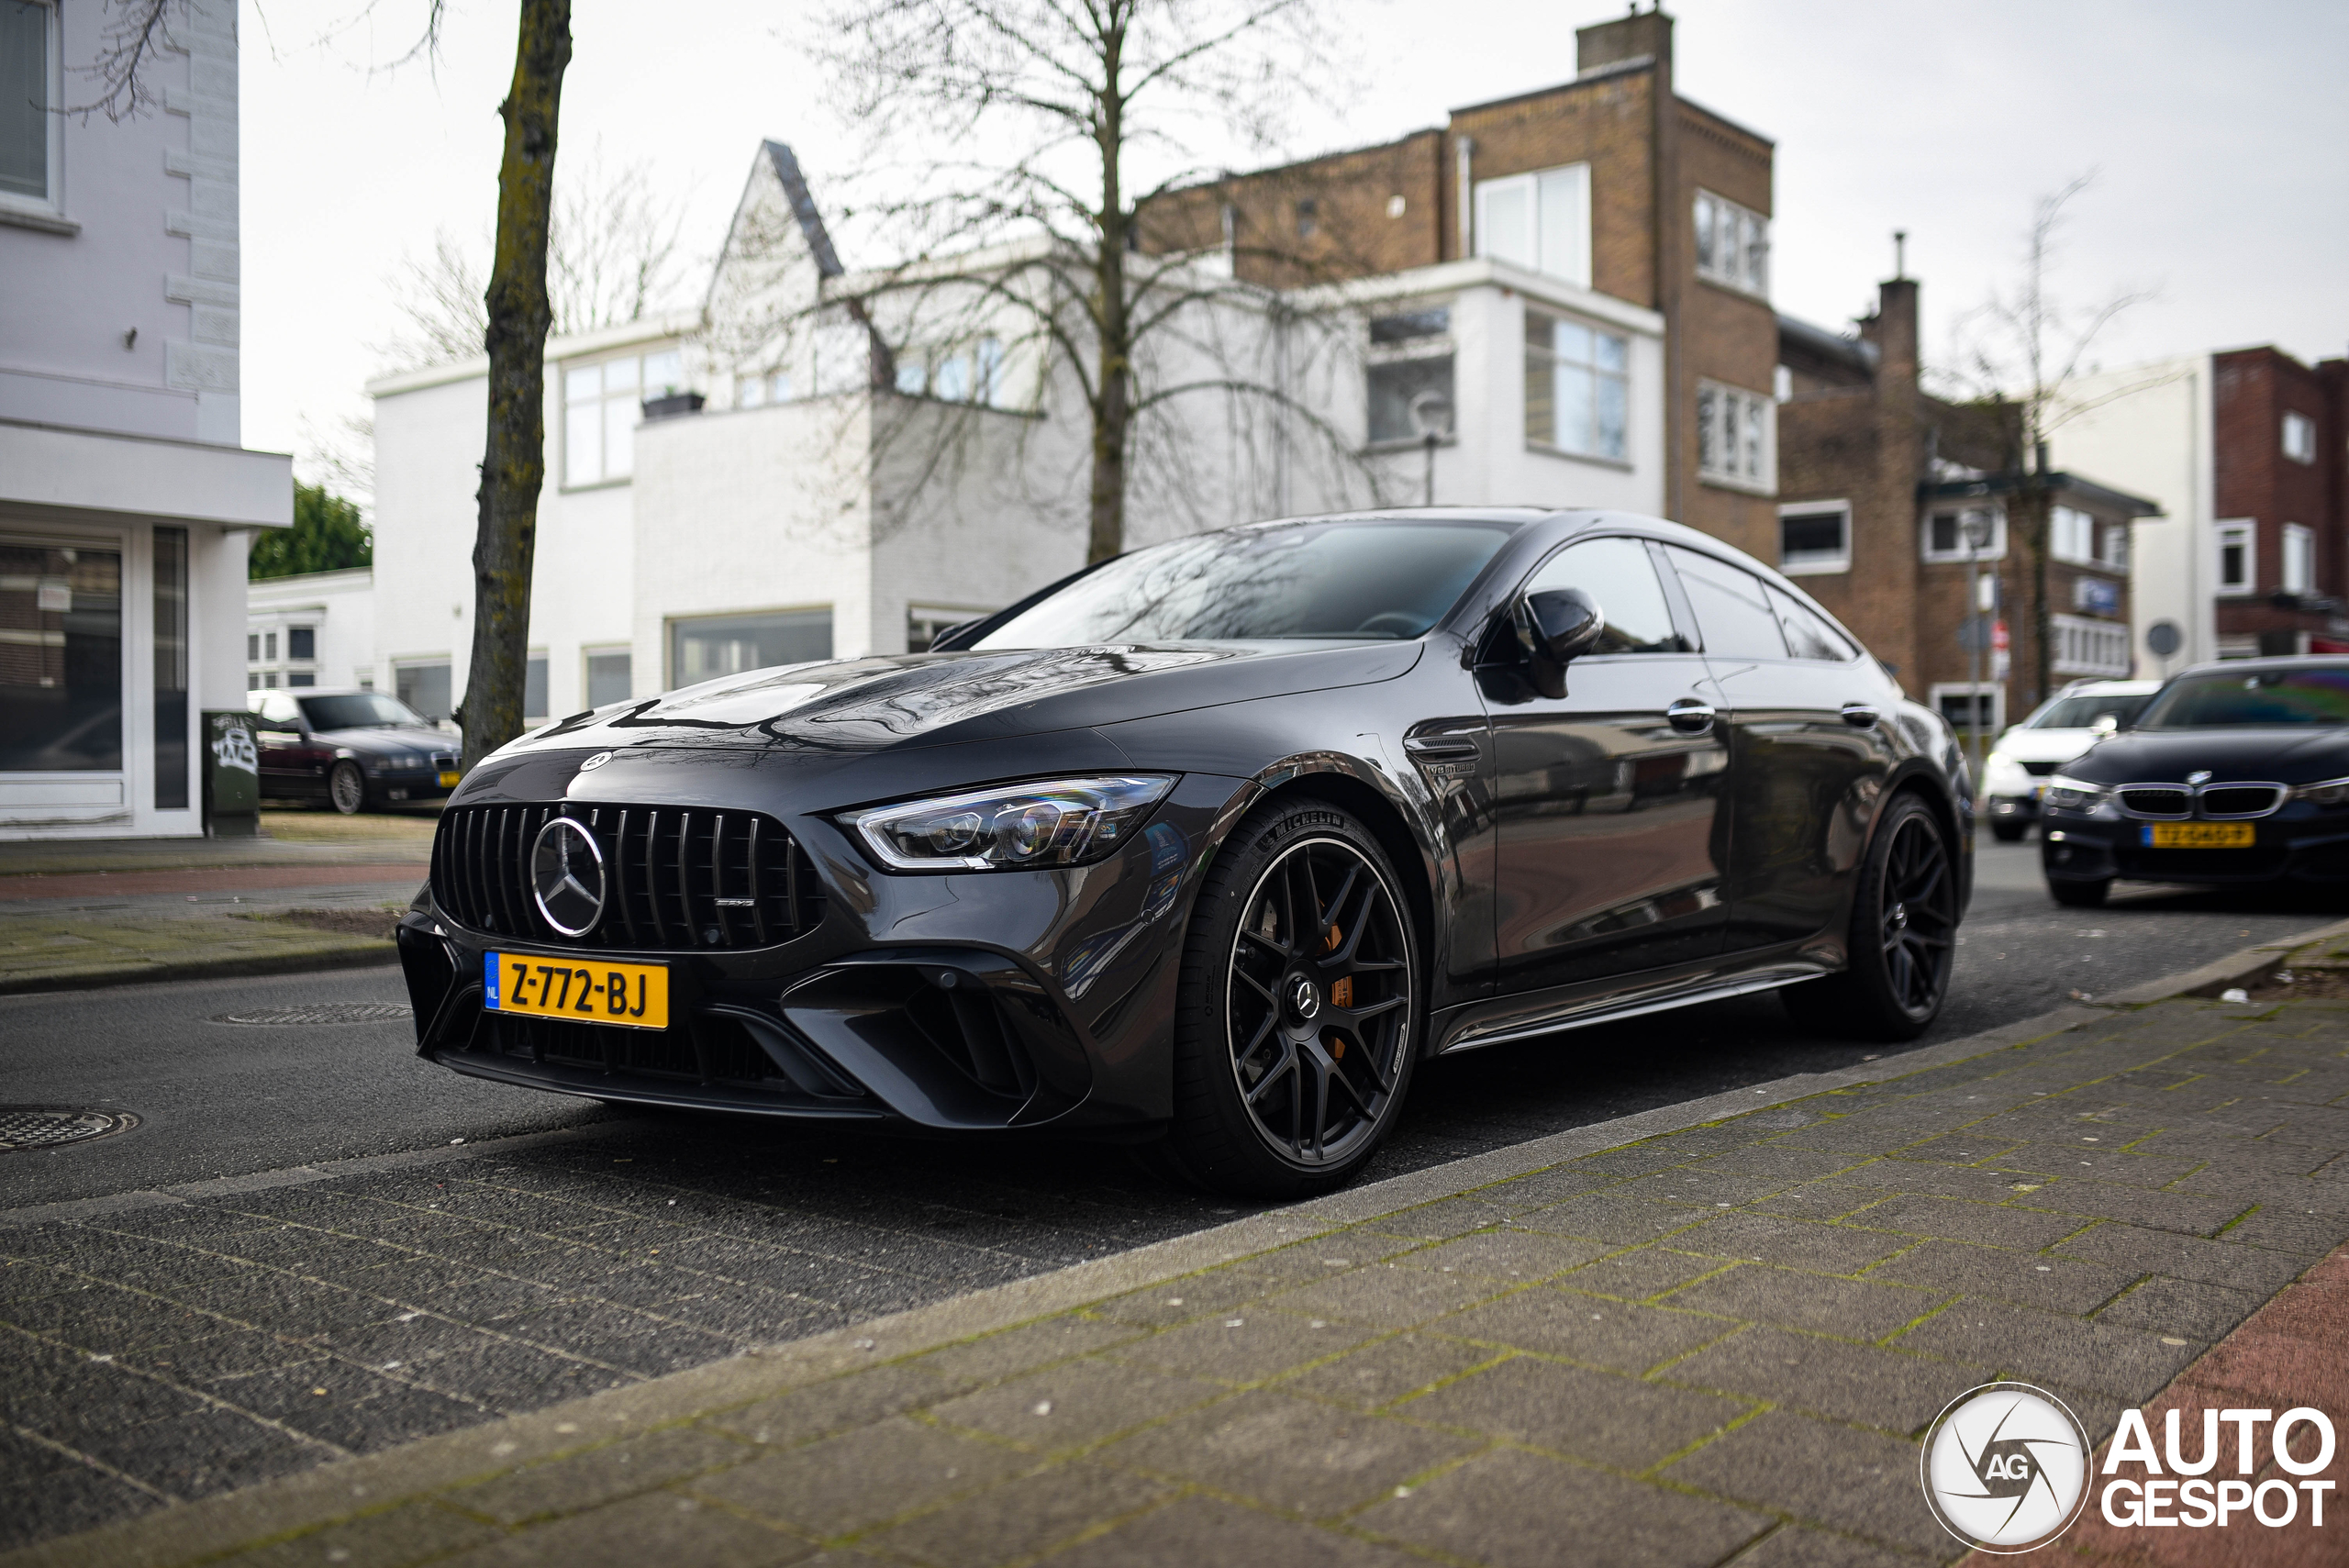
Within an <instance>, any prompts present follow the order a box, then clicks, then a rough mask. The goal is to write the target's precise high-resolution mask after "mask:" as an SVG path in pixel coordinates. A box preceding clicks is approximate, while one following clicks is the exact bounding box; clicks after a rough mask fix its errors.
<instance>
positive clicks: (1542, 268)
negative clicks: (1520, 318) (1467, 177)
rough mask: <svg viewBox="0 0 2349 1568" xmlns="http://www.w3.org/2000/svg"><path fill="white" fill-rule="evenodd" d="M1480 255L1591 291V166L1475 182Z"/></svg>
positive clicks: (1570, 165) (1477, 237) (1574, 166)
mask: <svg viewBox="0 0 2349 1568" xmlns="http://www.w3.org/2000/svg"><path fill="white" fill-rule="evenodd" d="M1476 254H1477V255H1479V256H1490V257H1492V258H1493V259H1494V260H1495V261H1508V262H1509V263H1511V264H1512V265H1514V266H1520V267H1523V268H1524V269H1525V270H1526V271H1527V272H1542V273H1546V274H1547V275H1549V276H1551V277H1553V278H1564V280H1565V281H1566V282H1568V283H1570V284H1576V285H1577V286H1579V287H1582V288H1588V287H1589V286H1590V165H1589V164H1587V163H1569V164H1567V165H1566V166H1565V167H1564V168H1562V169H1542V170H1537V171H1536V172H1533V173H1531V174H1512V175H1510V176H1508V178H1507V179H1504V180H1479V181H1477V182H1476Z"/></svg>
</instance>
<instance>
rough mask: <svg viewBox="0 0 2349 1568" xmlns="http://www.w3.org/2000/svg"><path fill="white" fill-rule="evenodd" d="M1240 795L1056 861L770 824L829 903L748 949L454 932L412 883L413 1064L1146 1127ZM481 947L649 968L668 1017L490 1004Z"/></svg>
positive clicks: (1000, 1121) (697, 1098)
mask: <svg viewBox="0 0 2349 1568" xmlns="http://www.w3.org/2000/svg"><path fill="white" fill-rule="evenodd" d="M1239 788H1241V783H1240V781H1238V780H1234V779H1227V778H1218V777H1214V776H1212V775H1205V774H1191V775H1186V776H1185V777H1184V778H1183V779H1182V780H1181V781H1180V782H1179V783H1178V784H1177V785H1176V787H1175V791H1174V792H1173V793H1172V794H1171V795H1169V796H1168V797H1167V799H1166V800H1165V801H1164V802H1163V803H1162V804H1161V806H1159V808H1158V810H1157V812H1156V813H1154V814H1153V816H1152V818H1151V820H1150V823H1149V826H1148V828H1146V829H1145V830H1144V832H1142V833H1141V834H1139V835H1137V836H1136V838H1135V839H1134V840H1133V841H1132V842H1131V843H1130V846H1129V847H1128V848H1127V849H1126V850H1125V851H1122V852H1121V853H1119V855H1116V856H1113V857H1111V858H1110V859H1109V860H1108V861H1104V862H1099V863H1098V864H1095V865H1091V866H1084V867H1078V868H1074V869H1070V870H1060V871H1037V872H985V873H961V874H946V875H918V874H917V875H896V874H887V873H881V872H878V871H876V870H875V869H874V867H873V866H872V865H871V864H870V863H869V862H866V861H865V860H864V859H863V856H862V855H860V854H859V853H858V852H857V851H856V850H855V848H854V847H853V846H852V844H851V843H850V842H849V841H848V840H847V839H846V837H845V836H844V835H843V834H842V833H841V831H840V830H838V829H837V828H833V827H832V826H831V825H830V824H829V822H827V821H825V820H824V819H822V818H820V817H785V818H783V820H784V821H785V823H786V825H787V827H788V828H789V830H790V832H791V833H792V835H793V836H794V838H795V839H796V840H797V842H798V844H799V845H800V847H801V848H802V849H803V850H804V851H806V853H807V859H808V863H809V864H810V865H811V867H812V869H813V870H814V872H815V874H816V875H817V877H818V880H819V881H820V883H821V884H822V887H823V903H822V913H821V916H820V917H819V918H818V919H817V920H816V921H815V923H814V924H813V927H812V929H806V930H804V931H803V932H802V933H801V934H798V935H796V936H794V937H791V938H790V939H789V940H783V941H780V942H777V943H775V944H774V945H772V946H764V947H743V948H729V949H727V950H725V951H696V950H693V949H687V948H671V949H667V950H648V949H646V948H644V947H642V946H634V947H628V948H621V947H618V946H604V947H598V946H596V945H594V944H593V943H592V942H590V943H577V944H574V943H570V942H566V941H562V940H559V939H556V938H553V937H551V935H549V934H548V933H546V932H543V931H541V932H540V934H539V937H538V938H537V939H532V938H529V937H515V936H510V935H507V936H500V935H498V934H496V933H495V932H494V931H489V930H484V929H473V928H468V927H466V926H463V925H461V924H459V923H458V921H457V919H456V918H455V917H453V915H452V914H451V910H450V908H448V907H444V906H443V904H442V903H441V902H440V901H439V900H437V899H436V898H435V896H434V895H433V891H432V888H431V886H430V884H428V885H427V886H426V888H425V889H424V890H423V891H422V892H420V893H419V894H418V895H417V900H416V903H415V904H414V905H413V906H411V908H410V909H409V910H408V912H407V913H406V916H405V917H403V918H402V920H401V921H400V925H399V929H398V942H399V953H400V961H401V964H402V967H403V969H404V971H405V973H406V980H407V986H408V992H409V996H410V999H411V1002H412V1003H413V1005H414V1007H415V1014H416V1019H417V1026H416V1027H417V1051H418V1053H419V1054H421V1055H423V1056H425V1057H427V1058H428V1059H429V1060H431V1061H434V1062H439V1063H440V1064H441V1065H442V1066H445V1067H448V1068H450V1069H451V1070H452V1071H455V1072H459V1073H467V1074H469V1075H472V1076H474V1077H480V1078H487V1079H492V1080H495V1081H497V1082H501V1083H507V1084H518V1085H522V1086H525V1087H529V1088H539V1089H548V1090H553V1091H556V1092H560V1093H565V1094H573V1095H588V1096H591V1097H594V1098H597V1099H604V1100H614V1101H624V1102H632V1103H637V1104H645V1105H659V1106H690V1107H696V1108H702V1109H709V1110H722V1111H732V1112H744V1113H751V1114H756V1115H763V1116H774V1117H785V1118H804V1119H813V1120H864V1121H876V1122H896V1123H898V1124H901V1125H908V1126H914V1127H920V1128H929V1129H956V1130H974V1129H1013V1128H1027V1127H1037V1126H1041V1125H1045V1124H1048V1123H1049V1124H1052V1125H1055V1126H1061V1127H1118V1126H1125V1125H1138V1124H1144V1123H1148V1122H1152V1121H1157V1120H1162V1119H1163V1118H1165V1117H1166V1116H1167V1115H1168V1114H1169V1113H1170V1111H1171V1109H1172V1106H1171V1093H1172V1087H1171V1074H1170V1073H1169V1069H1168V1063H1169V1061H1170V1059H1171V1046H1172V1030H1173V1017H1174V1012H1175V1006H1174V1002H1175V984H1176V982H1177V980H1178V977H1179V972H1180V968H1181V962H1180V952H1181V947H1182V940H1183V932H1184V928H1185V926H1186V917H1187V914H1188V911H1189V906H1190V900H1191V895H1192V893H1193V889H1194V886H1195V884H1196V881H1197V876H1198V874H1199V873H1200V872H1202V871H1203V870H1204V868H1205V865H1206V863H1207V861H1208V858H1209V857H1208V853H1207V852H1206V850H1207V848H1208V840H1209V836H1210V835H1211V834H1212V833H1213V832H1214V831H1215V830H1216V825H1217V822H1218V820H1219V817H1220V816H1221V814H1222V812H1223V810H1224V808H1225V807H1226V806H1228V805H1229V803H1230V799H1231V796H1232V795H1233V793H1234V791H1235V790H1237V789H1239ZM475 798H477V797H476V796H475V795H474V793H473V791H471V790H468V791H467V800H468V802H471V801H473V800H474V799H475ZM447 821H448V818H445V817H444V827H445V825H446V823H447ZM441 863H442V862H438V861H436V869H437V868H438V867H439V865H440V864H441ZM452 902H462V900H456V901H452ZM491 953H497V954H506V955H512V956H514V957H517V958H522V959H526V960H529V961H532V962H541V961H542V962H556V963H560V962H562V961H564V960H566V959H568V960H573V961H575V962H582V963H593V962H596V961H610V962H627V963H661V964H663V965H665V966H666V967H667V969H668V972H669V988H670V1025H669V1027H668V1028H667V1029H621V1028H615V1027H611V1026H608V1025H603V1024H597V1023H594V1022H591V1021H588V1020H585V1019H581V1020H578V1021H573V1020H570V1019H563V1020H554V1019H546V1018H535V1017H529V1016H525V1015H518V1014H514V1013H507V1012H497V1011H493V1010H490V1009H487V1008H485V1007H484V1005H483V997H484V985H483V965H484V961H485V957H486V955H488V954H491Z"/></svg>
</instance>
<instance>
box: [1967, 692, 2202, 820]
mask: <svg viewBox="0 0 2349 1568" xmlns="http://www.w3.org/2000/svg"><path fill="white" fill-rule="evenodd" d="M2161 689H2162V684H2161V683H2160V682H2159V681H2074V682H2073V683H2072V684H2070V685H2068V686H2065V688H2064V689H2063V690H2062V691H2060V692H2058V693H2056V694H2055V695H2054V696H2052V697H2050V698H2048V699H2047V700H2046V701H2045V702H2043V703H2042V704H2040V705H2039V710H2038V711H2037V712H2036V713H2033V714H2032V716H2031V717H2029V718H2026V719H2024V720H2023V721H2022V722H2021V724H2018V725H2016V726H2014V728H2010V729H2009V730H2008V731H2007V732H2006V733H2005V734H2004V735H2001V736H1999V737H1998V745H1997V747H1996V748H1995V749H1994V750H1993V751H1991V752H1990V755H1989V756H1988V757H1987V758H1986V759H1984V761H1983V764H1982V795H1983V800H1982V815H1983V816H1984V817H1987V818H1988V820H1989V823H1990V831H1991V833H1992V834H1993V835H1994V836H1996V837H1997V838H1998V840H2000V841H2001V842H2004V843H2012V842H2014V841H2015V840H2018V839H2020V838H2021V837H2022V836H2023V835H2024V834H2026V833H2028V832H2030V831H2031V825H2032V823H2033V822H2036V821H2038V820H2039V797H2040V795H2041V794H2042V792H2043V791H2044V790H2045V789H2046V788H2047V779H2048V775H2049V774H2051V773H2054V771H2055V770H2056V769H2057V768H2059V767H2061V766H2062V765H2063V764H2064V763H2065V762H2070V761H2071V760H2072V759H2073V758H2075V757H2076V756H2078V755H2079V754H2080V753H2081V752H2083V751H2087V749H2088V748H2089V747H2091V746H2093V745H2095V744H2096V742H2097V739H2098V737H2099V733H2100V731H2099V724H2100V721H2102V720H2104V719H2107V718H2110V720H2112V723H2111V724H2110V726H2105V727H2104V728H2119V729H2126V728H2129V726H2130V725H2131V724H2132V723H2134V722H2135V721H2136V717H2137V710H2138V709H2140V708H2142V707H2143V706H2145V704H2146V703H2147V701H2149V700H2150V699H2151V698H2152V696H2153V695H2154V693H2155V692H2157V691H2159V690H2161Z"/></svg>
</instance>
